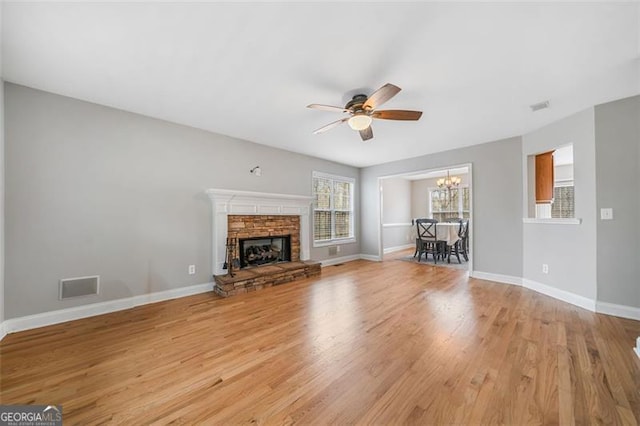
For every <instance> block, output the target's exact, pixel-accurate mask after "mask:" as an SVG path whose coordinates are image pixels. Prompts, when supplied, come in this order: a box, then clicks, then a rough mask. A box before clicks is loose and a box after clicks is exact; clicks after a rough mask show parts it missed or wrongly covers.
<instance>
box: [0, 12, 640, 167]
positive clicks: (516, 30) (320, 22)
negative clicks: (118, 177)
mask: <svg viewBox="0 0 640 426" xmlns="http://www.w3.org/2000/svg"><path fill="white" fill-rule="evenodd" d="M3 8H4V9H3V13H2V15H3V16H2V54H3V76H4V78H5V80H7V81H10V82H14V83H18V84H23V85H26V86H31V87H34V88H38V89H42V90H47V91H50V92H54V93H59V94H62V95H66V96H71V97H74V98H78V99H83V100H87V101H90V102H96V103H99V104H104V105H109V106H113V107H116V108H121V109H123V110H127V111H133V112H137V113H140V114H145V115H148V116H151V117H157V118H160V119H164V120H168V121H172V122H176V123H181V124H186V125H189V126H194V127H197V128H201V129H206V130H210V131H212V132H217V133H221V134H226V135H230V136H234V137H237V138H242V139H247V140H250V141H253V142H257V143H261V144H265V145H270V146H274V147H279V148H283V149H287V150H290V151H295V152H300V153H304V154H309V155H313V156H317V157H321V158H326V159H330V160H334V161H338V162H341V163H345V164H350V165H354V166H367V165H372V164H378V163H383V162H387V161H391V160H397V159H402V158H408V157H414V156H418V155H422V154H428V153H433V152H438V151H443V150H447V149H451V148H456V147H462V146H468V145H473V144H478V143H483V142H488V141H492V140H496V139H500V138H505V137H510V136H515V135H521V134H523V133H525V132H527V131H530V130H532V129H535V128H538V127H540V126H542V125H544V124H546V123H549V122H552V121H554V120H557V119H559V118H562V117H565V116H567V115H569V114H572V113H574V112H576V111H579V110H581V109H584V108H587V107H589V106H592V105H595V104H598V103H602V102H606V101H609V100H613V99H618V98H622V97H626V96H631V95H635V94H638V93H640V65H639V62H640V60H639V57H640V48H639V43H640V29H639V28H640V25H639V24H638V21H639V18H640V4H639V3H638V2H627V3H612V2H606V3H594V2H591V3H548V2H545V3H504V2H502V3H478V2H474V3H457V2H454V3H420V2H411V3H392V2H375V3H364V2H330V3H308V2H285V3H269V2H261V3H245V2H242V3H230V2H223V3H222V2H220V3H166V2H164V3H154V2H142V3H140V2H138V3H57V2H51V1H50V2H45V3H33V2H6V3H4V5H3ZM387 82H389V83H394V84H396V85H398V86H400V87H401V88H402V89H403V90H402V92H400V93H399V94H398V95H397V96H396V97H395V98H394V99H392V100H391V101H389V102H388V103H387V104H386V105H385V108H389V109H394V108H399V109H418V110H423V111H424V115H423V117H422V119H421V120H420V121H418V122H395V121H382V120H377V121H375V122H374V124H373V131H374V135H375V137H374V139H373V140H371V141H370V142H368V143H363V142H362V141H361V140H360V138H359V136H358V134H357V133H356V132H354V131H353V130H351V129H350V128H349V127H348V126H347V125H342V126H341V127H339V128H336V129H334V130H331V131H329V132H327V133H325V134H322V135H313V134H312V131H313V130H315V129H316V128H318V127H321V126H322V125H324V124H326V123H329V122H331V121H334V120H337V119H338V118H341V115H340V113H331V112H325V111H315V110H310V109H307V108H305V106H306V105H307V104H309V103H323V104H330V105H338V106H341V105H343V104H344V103H345V102H346V101H347V100H348V99H349V96H350V95H352V94H354V93H355V92H358V91H365V92H367V93H370V92H371V91H373V90H375V89H376V88H378V87H380V86H382V85H383V84H385V83H387ZM544 100H550V103H551V107H550V108H549V109H547V110H542V111H539V112H536V113H532V112H531V111H530V109H529V105H531V104H533V103H536V102H540V101H544Z"/></svg>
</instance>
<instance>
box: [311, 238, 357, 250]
mask: <svg viewBox="0 0 640 426" xmlns="http://www.w3.org/2000/svg"><path fill="white" fill-rule="evenodd" d="M357 242H358V241H357V240H356V238H355V237H352V238H337V239H335V240H322V241H318V242H315V241H314V242H313V248H317V247H327V246H340V245H343V244H353V243H357Z"/></svg>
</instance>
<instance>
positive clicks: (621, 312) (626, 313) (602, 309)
mask: <svg viewBox="0 0 640 426" xmlns="http://www.w3.org/2000/svg"><path fill="white" fill-rule="evenodd" d="M596 312H598V313H601V314H607V315H613V316H616V317H622V318H629V319H633V320H638V321H640V308H636V307H633V306H627V305H616V304H615V303H607V302H596Z"/></svg>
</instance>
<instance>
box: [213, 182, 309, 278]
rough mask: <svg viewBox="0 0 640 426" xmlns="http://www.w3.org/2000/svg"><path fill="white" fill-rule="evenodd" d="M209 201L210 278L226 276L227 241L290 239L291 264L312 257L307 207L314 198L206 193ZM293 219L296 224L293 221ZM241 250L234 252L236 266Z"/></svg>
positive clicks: (224, 190) (221, 190)
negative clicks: (252, 238) (264, 237)
mask: <svg viewBox="0 0 640 426" xmlns="http://www.w3.org/2000/svg"><path fill="white" fill-rule="evenodd" d="M207 195H208V196H209V198H210V199H211V206H212V209H211V213H212V214H211V221H212V223H211V229H212V250H211V255H212V263H211V265H212V269H213V275H222V274H225V273H226V272H227V270H226V269H225V268H224V265H225V262H226V261H227V259H226V238H227V237H235V238H238V239H240V238H251V237H258V236H262V235H269V236H272V235H276V236H277V235H291V244H290V247H291V261H292V262H296V261H301V260H303V261H305V260H308V259H309V258H310V255H311V238H310V234H311V233H310V231H311V226H310V224H309V217H310V216H309V207H310V205H311V203H312V202H313V197H308V196H304V195H290V194H271V193H265V192H251V191H239V190H228V189H214V188H212V189H208V190H207ZM294 217H295V218H296V219H295V223H294V222H293V221H292V219H293V218H294ZM239 252H240V248H239V247H237V248H236V257H237V258H238V265H239V260H240V259H239Z"/></svg>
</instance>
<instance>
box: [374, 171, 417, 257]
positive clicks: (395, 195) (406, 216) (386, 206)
mask: <svg viewBox="0 0 640 426" xmlns="http://www.w3.org/2000/svg"><path fill="white" fill-rule="evenodd" d="M380 186H381V187H382V232H383V234H382V244H383V247H384V248H385V249H387V248H392V247H401V246H404V245H407V244H409V243H411V239H412V233H411V182H410V181H408V180H406V179H403V178H388V179H384V180H382V182H381V184H380ZM400 224H404V225H400ZM389 225H392V226H389Z"/></svg>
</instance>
